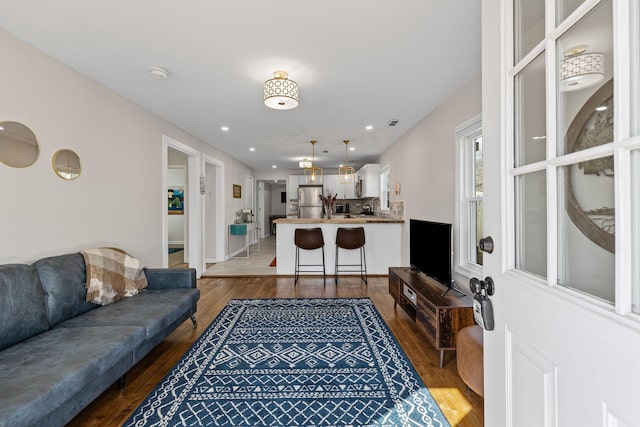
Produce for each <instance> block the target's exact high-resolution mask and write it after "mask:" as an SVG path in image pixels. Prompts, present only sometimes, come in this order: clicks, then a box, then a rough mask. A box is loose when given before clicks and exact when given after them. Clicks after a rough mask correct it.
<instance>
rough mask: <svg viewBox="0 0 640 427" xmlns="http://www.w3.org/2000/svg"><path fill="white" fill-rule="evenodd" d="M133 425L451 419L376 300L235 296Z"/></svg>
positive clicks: (439, 422) (434, 422) (441, 422)
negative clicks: (241, 297)
mask: <svg viewBox="0 0 640 427" xmlns="http://www.w3.org/2000/svg"><path fill="white" fill-rule="evenodd" d="M125 426H251V427H255V426H420V427H427V426H449V423H448V422H447V420H446V418H445V417H444V416H443V415H442V412H441V411H440V408H439V407H438V405H437V404H436V403H435V401H434V400H433V398H432V396H431V394H430V393H429V391H428V390H427V388H426V387H425V386H424V384H423V383H422V381H421V380H420V378H419V377H418V375H417V373H416V372H415V370H414V368H413V366H412V365H411V363H410V362H409V360H408V359H407V357H406V355H405V354H404V352H403V351H402V350H401V349H400V346H399V345H398V343H397V341H396V340H395V338H394V337H393V335H392V334H391V331H389V329H388V327H387V325H386V324H385V323H384V321H383V320H382V318H381V317H380V314H379V313H378V312H377V310H376V309H375V307H374V306H373V303H372V302H371V300H369V299H368V298H354V299H254V300H231V301H230V302H229V304H228V305H227V306H226V307H225V308H224V309H223V310H222V312H221V313H220V314H219V315H218V317H217V318H216V319H215V320H214V321H213V323H212V324H211V325H210V326H209V327H208V328H207V330H206V331H205V332H204V333H203V334H202V336H201V337H200V338H199V339H198V341H196V342H195V344H194V345H193V346H192V347H191V349H190V350H189V351H188V352H187V353H186V354H185V355H184V356H183V358H182V359H181V360H180V361H179V362H178V363H177V364H176V366H174V368H173V369H172V370H171V372H169V374H168V375H167V376H166V377H165V378H164V379H163V380H162V382H161V383H160V384H159V385H158V386H157V387H156V389H155V390H154V391H153V392H151V394H149V396H147V398H146V399H145V401H144V402H142V404H141V405H140V406H139V407H138V409H136V411H135V412H134V413H133V414H132V415H131V417H130V418H129V419H128V420H127V422H126V423H125Z"/></svg>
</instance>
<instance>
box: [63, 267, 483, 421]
mask: <svg viewBox="0 0 640 427" xmlns="http://www.w3.org/2000/svg"><path fill="white" fill-rule="evenodd" d="M198 288H199V289H200V292H201V297H200V301H199V303H198V313H197V317H198V327H197V328H195V329H194V328H192V324H191V321H189V320H187V321H186V322H184V323H183V324H182V325H180V327H179V328H178V329H176V330H175V331H174V332H173V333H172V334H171V335H169V336H168V337H167V338H166V339H165V340H164V341H163V342H162V343H160V344H159V345H158V346H157V347H156V348H155V349H154V350H152V351H151V352H150V353H149V354H148V355H147V356H146V357H145V358H144V359H143V360H141V361H140V363H138V364H137V365H136V366H134V367H133V368H132V369H131V370H130V371H129V373H128V374H127V383H126V386H125V387H124V388H123V389H119V388H118V387H117V385H113V386H111V387H110V388H109V389H108V390H107V391H105V392H104V393H103V394H102V395H101V396H100V397H98V398H97V399H96V400H95V401H94V402H93V403H92V404H91V405H89V406H88V407H87V408H85V410H84V411H82V412H81V413H80V414H78V416H77V417H75V418H74V419H73V420H72V421H71V422H70V423H69V424H68V425H69V426H100V427H105V426H120V425H121V424H122V423H123V422H124V421H126V419H127V418H128V417H129V415H130V414H131V413H132V412H133V411H134V410H135V409H136V407H137V406H138V405H139V404H140V403H141V402H142V400H143V399H144V398H145V397H146V396H147V394H149V392H151V391H152V390H153V388H154V387H155V386H156V384H157V383H158V382H160V381H161V380H162V378H163V377H164V376H165V374H166V373H167V372H168V371H169V370H170V369H171V368H172V367H173V365H174V364H175V363H176V362H177V361H178V360H179V359H180V357H181V356H182V355H183V354H184V353H185V352H186V350H187V349H189V347H190V346H191V345H192V344H193V342H194V341H195V340H196V339H197V338H198V337H199V336H200V334H201V333H202V332H203V331H204V330H205V329H206V328H207V326H209V324H210V323H211V322H212V321H213V319H214V318H215V317H216V315H217V314H218V313H219V312H220V311H221V310H222V308H223V307H224V306H225V305H226V304H227V302H228V301H229V300H230V299H233V298H305V297H310V298H334V297H339V298H343V297H365V296H366V297H369V298H371V300H372V301H373V303H374V304H375V306H376V308H377V309H378V311H379V312H380V314H381V315H382V317H383V318H384V320H385V322H386V323H387V325H388V326H389V328H390V329H391V331H392V332H393V334H394V335H395V337H396V338H397V340H398V342H399V343H400V345H401V346H402V349H403V350H404V351H405V353H407V355H408V357H409V359H410V360H411V362H412V363H413V366H414V367H415V368H416V371H417V372H418V373H419V375H420V377H421V378H422V380H423V381H424V383H425V384H426V385H427V387H428V388H429V390H430V391H431V394H432V395H433V397H434V398H435V400H436V402H437V403H438V405H440V408H441V409H442V412H443V413H444V415H445V416H446V417H447V419H448V420H449V422H450V423H451V425H452V426H463V427H477V426H482V425H483V413H484V411H483V399H482V398H481V397H479V396H478V395H476V394H475V393H474V392H472V391H471V390H468V389H467V388H466V386H465V385H464V383H463V382H462V380H461V379H460V377H459V376H458V374H457V372H456V363H455V353H454V352H446V354H445V366H444V368H442V369H440V368H438V363H439V353H438V352H437V351H436V350H434V348H433V347H432V346H431V344H429V342H428V341H427V340H426V338H424V336H423V335H422V334H421V333H420V331H419V330H418V328H417V326H416V325H415V323H413V322H412V321H411V319H410V318H409V316H408V315H407V314H406V313H405V312H404V311H402V309H401V308H400V307H397V308H396V309H394V307H393V298H391V296H390V295H389V292H388V279H387V277H386V276H385V277H370V278H369V285H368V286H365V285H364V283H361V282H360V279H359V278H355V277H347V278H344V279H340V283H339V285H338V286H335V285H334V284H333V280H329V279H327V285H326V287H325V286H323V284H322V279H318V278H305V277H303V278H301V279H300V281H299V283H298V285H297V286H296V287H294V286H293V278H281V277H280V278H278V277H273V276H272V277H264V276H263V277H226V278H207V279H201V280H199V281H198Z"/></svg>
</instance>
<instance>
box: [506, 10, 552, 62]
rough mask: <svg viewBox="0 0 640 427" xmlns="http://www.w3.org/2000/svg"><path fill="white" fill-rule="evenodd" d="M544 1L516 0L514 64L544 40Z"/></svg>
mask: <svg viewBox="0 0 640 427" xmlns="http://www.w3.org/2000/svg"><path fill="white" fill-rule="evenodd" d="M544 3H545V2H544V0H516V1H515V12H514V22H513V24H514V31H515V44H514V48H515V52H514V57H515V62H516V63H517V62H519V61H520V60H521V59H522V58H523V57H524V56H525V55H526V54H527V53H529V51H531V49H533V48H534V47H535V46H536V45H537V44H538V43H540V42H541V41H542V40H543V39H544Z"/></svg>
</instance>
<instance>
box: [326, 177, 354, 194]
mask: <svg viewBox="0 0 640 427" xmlns="http://www.w3.org/2000/svg"><path fill="white" fill-rule="evenodd" d="M323 186H324V192H325V194H326V193H331V194H337V195H338V199H353V198H355V197H356V196H355V194H356V191H355V184H354V183H350V184H342V183H341V182H340V175H325V176H324V182H323Z"/></svg>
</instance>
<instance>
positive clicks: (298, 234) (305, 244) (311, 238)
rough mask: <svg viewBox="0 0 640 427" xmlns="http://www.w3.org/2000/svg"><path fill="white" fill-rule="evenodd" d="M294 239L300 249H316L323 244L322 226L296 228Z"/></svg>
mask: <svg viewBox="0 0 640 427" xmlns="http://www.w3.org/2000/svg"><path fill="white" fill-rule="evenodd" d="M294 240H295V244H296V246H297V247H299V248H300V249H318V248H321V247H323V246H324V238H323V237H322V228H319V227H318V228H296V230H295V233H294Z"/></svg>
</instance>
